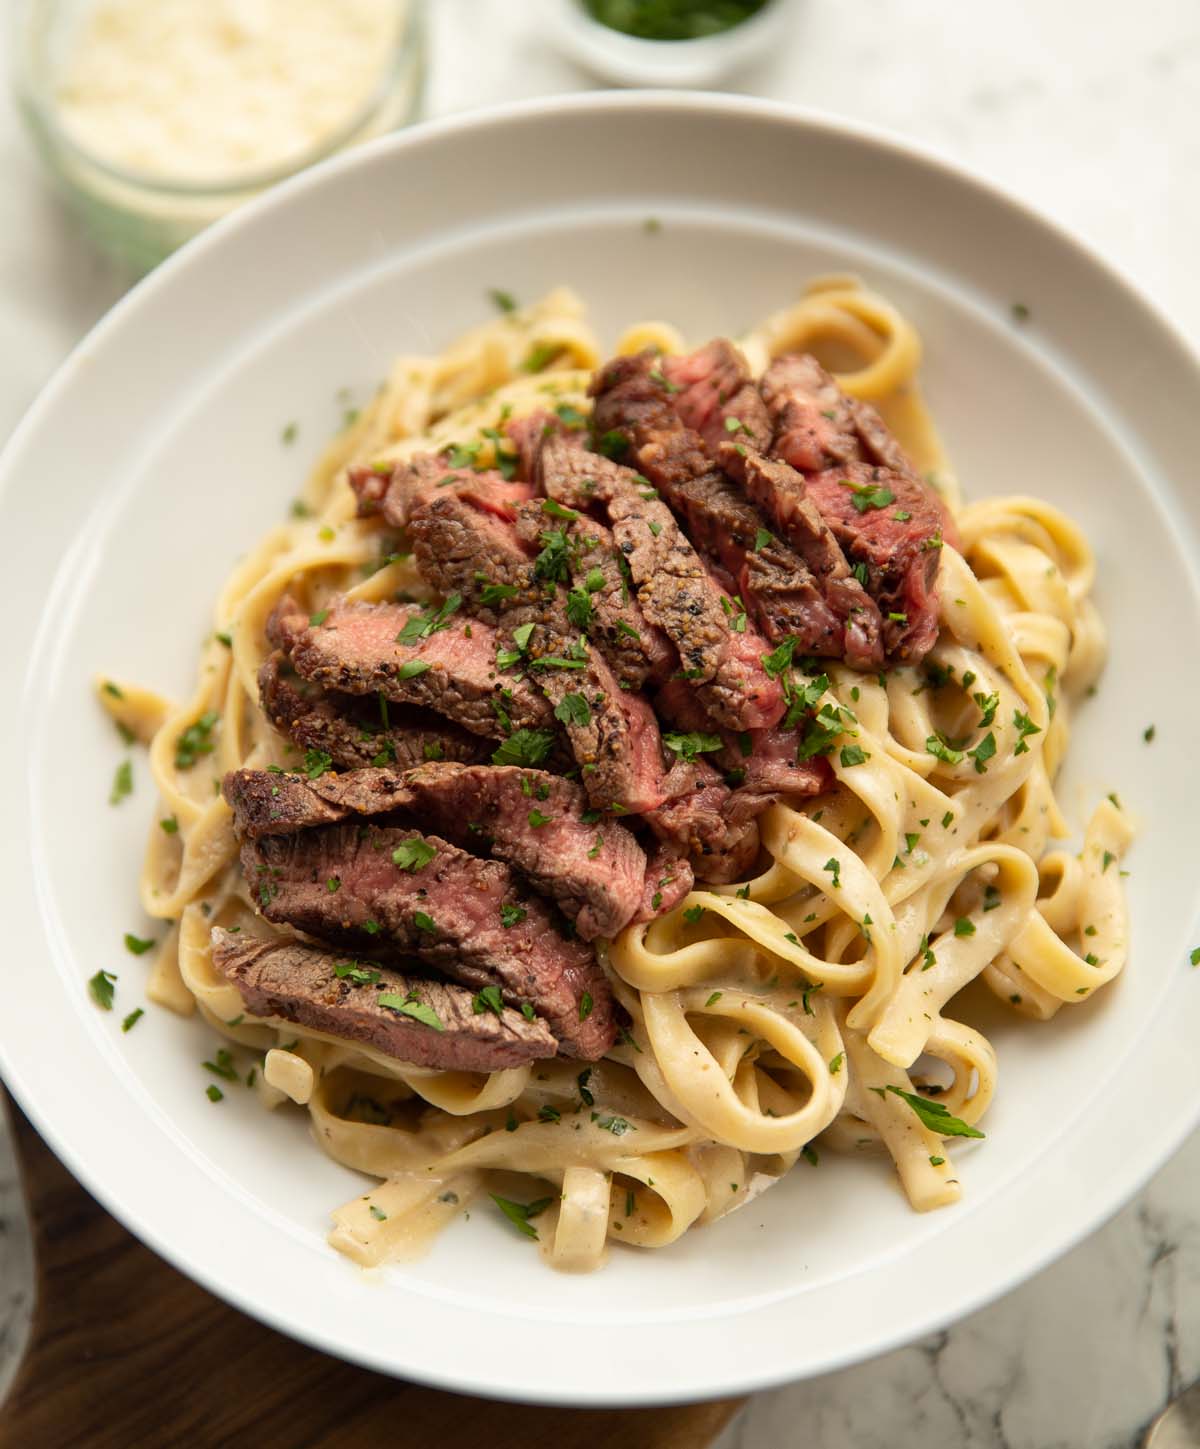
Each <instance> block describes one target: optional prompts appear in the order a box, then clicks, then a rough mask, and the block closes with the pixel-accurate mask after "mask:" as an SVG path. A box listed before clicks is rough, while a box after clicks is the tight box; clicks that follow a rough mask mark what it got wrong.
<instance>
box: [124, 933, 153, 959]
mask: <svg viewBox="0 0 1200 1449" xmlns="http://www.w3.org/2000/svg"><path fill="white" fill-rule="evenodd" d="M155 944H156V943H155V942H154V941H148V940H144V939H143V938H142V937H141V936H135V935H133V934H132V932H130V931H126V932H125V949H126V950H127V951H128V952H129V953H130V955H132V956H144V955H145V954H146V952H147V951H149V950H150V949H151V948H152V947H153V946H154V945H155Z"/></svg>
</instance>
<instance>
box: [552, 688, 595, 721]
mask: <svg viewBox="0 0 1200 1449" xmlns="http://www.w3.org/2000/svg"><path fill="white" fill-rule="evenodd" d="M554 718H555V719H556V720H558V721H559V723H560V724H565V725H580V726H583V725H589V724H591V722H592V711H591V707H590V706H589V704H588V702H587V700H586V699H585V698H584V697H583V695H582V694H564V695H563V697H562V699H560V700H559V702H558V703H557V704H556V705H555V706H554Z"/></svg>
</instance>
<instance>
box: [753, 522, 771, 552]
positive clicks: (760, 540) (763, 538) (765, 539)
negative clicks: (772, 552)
mask: <svg viewBox="0 0 1200 1449" xmlns="http://www.w3.org/2000/svg"><path fill="white" fill-rule="evenodd" d="M774 542H775V535H774V534H773V533H772V532H771V530H770V529H769V528H760V529H758V530H757V532H756V533H755V535H754V552H755V553H762V551H763V549H764V548H766V546H767V545H768V544H769V543H774Z"/></svg>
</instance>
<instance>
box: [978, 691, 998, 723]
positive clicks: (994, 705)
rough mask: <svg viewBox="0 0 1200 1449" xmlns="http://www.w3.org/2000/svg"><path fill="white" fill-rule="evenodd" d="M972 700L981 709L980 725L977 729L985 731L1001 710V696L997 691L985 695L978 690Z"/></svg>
mask: <svg viewBox="0 0 1200 1449" xmlns="http://www.w3.org/2000/svg"><path fill="white" fill-rule="evenodd" d="M972 698H973V699H974V701H975V703H976V704H977V705H978V706H979V709H980V717H979V724H978V725H977V726H976V728H977V729H981V730H985V729H987V727H988V725H990V724H991V723H992V721H993V720H994V719H995V718H996V711H997V710H998V709H999V708H1000V695H999V694H998V693H997V692H996V691H995V690H993V691H992V693H991V694H984V693H983V692H982V690H976V692H975V694H974V695H972Z"/></svg>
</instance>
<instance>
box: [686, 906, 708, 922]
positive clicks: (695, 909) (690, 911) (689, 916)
mask: <svg viewBox="0 0 1200 1449" xmlns="http://www.w3.org/2000/svg"><path fill="white" fill-rule="evenodd" d="M706 909H707V907H705V906H688V908H687V910H686V911H684V913H683V919H684V920H685V921H686V922H687V923H688V925H689V926H694V925H695V924H696V922H697V921H698V920H699V919H700V917H701V916H703V915H704V912H705V910H706Z"/></svg>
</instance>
